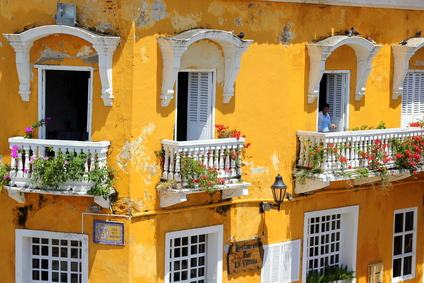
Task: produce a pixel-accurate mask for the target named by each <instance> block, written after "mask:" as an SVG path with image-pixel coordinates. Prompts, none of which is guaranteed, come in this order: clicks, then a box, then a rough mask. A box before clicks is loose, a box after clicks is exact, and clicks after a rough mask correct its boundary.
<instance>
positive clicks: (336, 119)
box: [327, 73, 347, 131]
mask: <svg viewBox="0 0 424 283" xmlns="http://www.w3.org/2000/svg"><path fill="white" fill-rule="evenodd" d="M346 77H347V76H346V74H341V73H339V74H337V73H332V74H327V103H328V104H329V105H330V112H329V114H330V117H331V122H332V123H333V124H335V125H336V126H337V130H338V131H343V130H344V128H345V121H344V117H345V114H344V111H345V107H344V104H345V103H344V99H345V96H346V91H345V90H346V85H345V84H346Z"/></svg>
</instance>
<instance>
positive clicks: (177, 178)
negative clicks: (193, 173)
mask: <svg viewBox="0 0 424 283" xmlns="http://www.w3.org/2000/svg"><path fill="white" fill-rule="evenodd" d="M180 155H181V151H179V150H176V154H175V174H174V180H175V181H177V182H181V156H180Z"/></svg>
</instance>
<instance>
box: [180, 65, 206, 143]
mask: <svg viewBox="0 0 424 283" xmlns="http://www.w3.org/2000/svg"><path fill="white" fill-rule="evenodd" d="M213 75H214V73H213V72H180V73H179V74H178V94H177V126H176V129H177V133H176V136H177V140H178V141H187V140H206V139H211V138H212V136H213V135H212V134H213V129H214V128H213V105H214V88H213V85H214V83H213Z"/></svg>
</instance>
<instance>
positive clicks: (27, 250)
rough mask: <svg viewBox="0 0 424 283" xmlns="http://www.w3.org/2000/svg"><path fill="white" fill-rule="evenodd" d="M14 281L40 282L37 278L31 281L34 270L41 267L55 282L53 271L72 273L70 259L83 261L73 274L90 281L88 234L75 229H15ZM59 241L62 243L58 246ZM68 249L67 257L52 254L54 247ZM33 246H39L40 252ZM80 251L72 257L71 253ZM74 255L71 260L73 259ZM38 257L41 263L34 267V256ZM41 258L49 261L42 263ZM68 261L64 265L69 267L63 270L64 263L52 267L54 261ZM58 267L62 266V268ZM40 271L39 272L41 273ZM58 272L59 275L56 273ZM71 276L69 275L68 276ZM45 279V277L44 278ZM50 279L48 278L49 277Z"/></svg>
mask: <svg viewBox="0 0 424 283" xmlns="http://www.w3.org/2000/svg"><path fill="white" fill-rule="evenodd" d="M33 238H35V239H36V240H37V242H36V243H34V242H33ZM60 240H64V241H65V242H66V244H64V243H60V244H59V243H57V244H55V243H54V242H53V241H60ZM15 241H16V242H15V263H16V264H15V281H16V283H26V282H38V281H36V280H34V281H32V276H33V272H32V270H33V269H34V270H36V272H37V273H40V271H42V272H43V273H46V274H45V275H47V277H48V279H47V280H48V282H52V277H53V272H55V273H58V272H64V273H66V274H67V275H68V277H71V273H70V270H71V266H70V265H71V263H72V264H75V263H76V264H79V263H80V264H81V267H79V268H78V272H74V275H75V274H77V276H78V275H81V281H78V282H81V283H87V282H88V236H87V235H85V234H76V233H63V232H49V231H42V230H27V229H16V233H15ZM59 245H60V246H59ZM62 245H63V246H64V248H66V249H68V253H66V255H65V257H63V255H62V254H61V257H59V256H57V257H52V254H53V252H54V251H53V249H59V248H60V247H61V246H62ZM33 246H35V248H36V249H37V252H36V253H37V254H33ZM72 252H73V253H75V252H77V255H78V253H79V252H81V255H80V257H79V258H78V256H77V257H72V256H71V253H72ZM71 257H72V261H70V259H71ZM34 259H35V260H36V261H37V262H38V263H37V265H35V266H36V267H34V263H33V260H34ZM39 259H41V260H42V261H43V263H44V264H46V263H47V268H46V267H45V266H44V267H43V266H42V265H41V264H40V261H39ZM61 259H62V260H64V261H67V262H68V264H67V266H65V268H66V270H62V268H63V267H60V268H58V269H55V270H53V267H52V265H53V261H56V262H57V261H60V260H61ZM59 269H61V270H60V271H59ZM38 275H40V274H38ZM56 276H59V275H56ZM68 280H69V278H68ZM43 281H44V280H43ZM46 282H47V281H46Z"/></svg>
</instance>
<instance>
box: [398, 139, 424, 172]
mask: <svg viewBox="0 0 424 283" xmlns="http://www.w3.org/2000/svg"><path fill="white" fill-rule="evenodd" d="M392 145H393V151H394V152H395V164H396V167H397V168H399V169H406V170H409V171H411V172H412V173H415V172H416V171H417V169H418V166H419V165H420V163H421V159H422V158H423V156H424V140H423V138H422V137H421V136H415V137H410V138H407V139H404V140H400V139H393V140H392Z"/></svg>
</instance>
